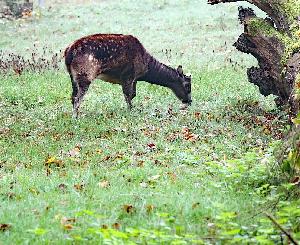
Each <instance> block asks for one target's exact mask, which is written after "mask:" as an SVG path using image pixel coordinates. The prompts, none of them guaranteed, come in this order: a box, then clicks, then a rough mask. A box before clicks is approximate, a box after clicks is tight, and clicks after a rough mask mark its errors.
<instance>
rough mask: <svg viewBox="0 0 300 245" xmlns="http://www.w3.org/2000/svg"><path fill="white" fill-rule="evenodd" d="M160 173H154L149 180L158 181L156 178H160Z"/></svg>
mask: <svg viewBox="0 0 300 245" xmlns="http://www.w3.org/2000/svg"><path fill="white" fill-rule="evenodd" d="M160 176H161V175H160V174H157V175H153V176H151V177H150V178H149V179H148V181H150V182H151V181H156V180H158V179H159V178H160Z"/></svg>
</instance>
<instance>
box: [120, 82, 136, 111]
mask: <svg viewBox="0 0 300 245" xmlns="http://www.w3.org/2000/svg"><path fill="white" fill-rule="evenodd" d="M122 89H123V94H124V97H125V101H126V103H127V107H128V109H129V110H131V109H132V103H131V100H132V99H133V98H134V97H135V96H136V80H135V79H128V80H126V81H125V82H123V84H122Z"/></svg>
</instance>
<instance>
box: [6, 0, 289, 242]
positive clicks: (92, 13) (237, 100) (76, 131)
mask: <svg viewBox="0 0 300 245" xmlns="http://www.w3.org/2000/svg"><path fill="white" fill-rule="evenodd" d="M69 2H71V1H69ZM71 3H72V2H71ZM71 3H68V4H59V3H56V4H52V6H51V8H49V6H47V8H46V9H45V10H43V11H42V14H41V15H37V13H36V15H34V16H33V17H32V18H29V19H26V20H18V21H15V22H7V21H3V23H2V24H1V25H0V32H1V33H2V37H1V40H0V48H1V50H3V52H15V53H18V54H22V55H25V56H26V55H27V56H28V54H29V55H30V52H31V50H32V49H37V50H42V48H43V47H45V46H47V47H50V48H51V49H52V50H53V51H55V52H56V51H58V50H59V49H63V48H64V47H66V46H67V45H68V44H69V43H70V42H72V41H73V40H74V39H76V38H79V37H81V36H83V35H86V34H90V33H97V32H117V33H131V34H134V35H135V36H137V37H139V39H140V40H141V41H142V43H144V45H145V47H146V48H147V49H148V50H150V51H151V52H152V53H153V54H154V55H155V56H156V57H158V58H160V59H161V60H162V61H164V62H167V63H170V64H172V65H174V66H175V65H177V64H182V65H183V67H185V68H186V69H187V70H188V71H190V72H191V73H192V74H193V85H192V90H193V101H194V102H193V105H192V106H191V107H190V108H189V110H188V111H180V110H179V102H178V101H177V99H176V98H175V96H174V95H173V94H172V93H171V92H170V91H169V90H167V89H165V88H160V87H157V86H153V85H149V84H146V83H143V82H141V83H139V84H138V88H137V91H138V96H137V98H136V99H135V100H134V109H133V111H131V112H128V111H127V109H126V107H125V102H124V99H123V95H122V93H121V88H120V87H118V86H116V85H111V84H107V83H103V82H101V81H97V82H95V83H94V84H93V85H92V86H91V88H90V90H89V93H88V95H87V96H86V100H85V102H84V103H83V105H82V108H81V111H82V113H81V115H80V118H79V119H78V120H76V121H75V120H72V119H71V104H70V93H71V85H70V81H69V77H68V76H67V74H66V72H65V71H64V70H58V71H44V72H42V73H37V72H24V73H23V74H22V75H20V76H18V75H16V74H10V75H9V74H2V75H1V88H0V183H1V190H0V199H1V203H0V223H2V224H9V225H10V227H9V228H7V231H5V232H0V244H15V243H30V244H33V243H72V242H74V241H77V242H80V241H83V242H91V243H93V242H95V241H99V242H107V243H109V244H113V243H115V244H120V243H121V240H122V241H123V242H124V243H128V242H129V240H131V241H135V242H139V243H145V244H146V243H149V244H151V243H171V242H172V241H173V242H178V243H179V242H184V241H186V242H188V243H197V242H198V243H202V242H204V243H215V242H216V241H221V240H222V239H223V241H228V240H226V238H227V236H230V237H232V236H231V235H230V232H231V233H232V232H234V230H236V226H237V227H244V228H245V227H246V228H247V227H248V228H249V227H254V226H255V225H256V222H258V220H259V219H260V218H261V216H262V212H264V211H267V212H272V207H273V206H272V205H266V203H267V199H266V193H264V192H262V188H264V186H265V184H266V183H268V182H267V181H268V176H269V175H268V173H269V166H270V164H271V161H272V158H270V157H269V155H270V152H269V151H268V149H269V148H268V145H269V142H270V141H273V140H274V139H276V138H278V137H279V135H278V132H279V133H280V132H281V131H282V130H284V129H283V127H281V126H280V119H278V117H277V116H275V115H274V114H273V112H272V110H274V103H273V100H272V98H267V99H266V98H264V97H262V96H261V95H260V94H259V92H258V90H257V88H256V87H254V86H252V85H251V84H249V83H248V82H247V79H246V75H245V70H244V69H242V67H243V66H245V65H249V64H251V63H254V61H253V60H252V59H250V58H248V57H246V56H242V55H241V54H239V53H237V52H236V51H235V50H234V49H233V48H232V47H231V43H232V42H233V41H234V39H235V38H236V36H237V35H238V33H239V32H240V29H239V26H238V23H237V20H236V14H235V12H236V7H229V6H222V7H220V6H218V7H211V6H207V5H206V4H205V1H204V0H202V1H158V0H155V1H132V0H131V1H127V0H122V1H100V3H93V2H89V3H85V4H80V3H76V4H75V1H74V2H73V4H71ZM225 13H226V14H225ZM225 42H226V43H225ZM33 44H35V47H33ZM165 49H171V52H167V53H166V51H165ZM229 58H230V59H232V60H233V63H232V62H230V61H229ZM235 61H238V62H239V66H237V65H234V63H235ZM278 125H279V126H278ZM274 127H275V128H276V133H275V131H274V132H273V129H274ZM273 194H274V193H273ZM271 196H272V195H271ZM271 196H269V199H268V200H270V198H271ZM246 228H245V229H246ZM248 228H247V229H248ZM5 229H6V228H5ZM249 229H250V228H249ZM226 232H227V233H228V234H229V235H228V234H227V233H226ZM235 232H236V231H235ZM238 233H239V232H238ZM175 234H176V235H175ZM236 234H237V233H236ZM233 235H235V234H233ZM253 242H254V243H255V242H257V241H256V240H253Z"/></svg>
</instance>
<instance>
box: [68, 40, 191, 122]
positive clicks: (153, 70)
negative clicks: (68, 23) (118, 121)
mask: <svg viewBox="0 0 300 245" xmlns="http://www.w3.org/2000/svg"><path fill="white" fill-rule="evenodd" d="M65 63H66V66H67V70H68V72H69V74H70V77H71V80H72V86H73V94H72V103H73V108H74V116H76V117H77V113H78V109H79V106H80V102H81V100H82V98H83V96H84V94H85V93H86V92H87V90H88V87H89V85H90V83H91V82H92V81H93V80H94V79H96V78H100V79H101V80H104V81H107V82H110V83H115V84H120V85H122V88H123V93H124V95H125V99H126V102H127V104H128V106H129V107H131V100H132V99H133V98H134V97H135V94H136V82H137V81H138V80H143V81H147V82H150V83H154V84H158V85H161V86H165V87H169V88H171V89H172V90H173V91H174V93H175V94H176V96H177V97H178V98H179V99H181V100H182V101H183V102H186V103H190V101H191V100H190V98H188V97H187V91H185V90H186V88H187V87H186V83H189V90H190V78H189V77H186V76H185V75H184V74H183V73H182V72H181V71H176V70H174V69H173V68H170V67H168V66H166V65H164V64H162V63H160V62H158V61H157V60H156V59H154V58H153V57H152V56H151V55H150V54H149V53H148V52H147V51H146V50H145V48H144V47H143V45H142V44H141V43H140V42H139V40H138V39H137V38H135V37H133V36H131V35H122V34H95V35H91V36H87V37H83V38H81V39H78V40H77V41H75V42H74V43H73V44H71V45H70V46H69V47H67V48H66V50H65ZM189 93H190V92H189Z"/></svg>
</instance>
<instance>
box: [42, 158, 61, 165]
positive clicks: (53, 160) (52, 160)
mask: <svg viewBox="0 0 300 245" xmlns="http://www.w3.org/2000/svg"><path fill="white" fill-rule="evenodd" d="M51 165H56V167H62V166H63V162H62V160H59V159H56V157H51V156H49V157H48V158H47V159H46V161H45V166H46V167H49V166H51Z"/></svg>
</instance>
